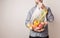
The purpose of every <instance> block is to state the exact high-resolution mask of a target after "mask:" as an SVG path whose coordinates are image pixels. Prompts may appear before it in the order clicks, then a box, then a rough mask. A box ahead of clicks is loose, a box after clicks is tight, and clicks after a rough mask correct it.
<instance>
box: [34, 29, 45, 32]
mask: <svg viewBox="0 0 60 38" xmlns="http://www.w3.org/2000/svg"><path fill="white" fill-rule="evenodd" d="M34 31H36V32H42V31H44V28H43V29H40V30H38V29H34Z"/></svg>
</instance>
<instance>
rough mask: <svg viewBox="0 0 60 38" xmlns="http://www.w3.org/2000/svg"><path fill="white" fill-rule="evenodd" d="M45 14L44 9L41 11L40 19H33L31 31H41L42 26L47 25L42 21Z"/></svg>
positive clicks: (45, 10)
mask: <svg viewBox="0 0 60 38" xmlns="http://www.w3.org/2000/svg"><path fill="white" fill-rule="evenodd" d="M46 14H47V9H46V8H45V9H43V10H42V14H41V17H39V18H37V19H34V21H33V26H32V28H33V29H43V28H44V26H45V25H46V24H47V22H46V21H45V22H44V21H43V19H44V17H45V16H46Z"/></svg>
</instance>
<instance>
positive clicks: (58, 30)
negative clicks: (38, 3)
mask: <svg viewBox="0 0 60 38" xmlns="http://www.w3.org/2000/svg"><path fill="white" fill-rule="evenodd" d="M44 3H45V4H46V5H47V6H49V7H50V8H51V10H52V13H53V15H54V17H55V21H54V22H53V23H49V35H50V38H60V4H59V3H60V2H59V0H44ZM34 5H35V3H34V0H0V38H28V36H29V30H28V29H27V28H26V26H25V24H24V22H25V19H26V16H27V12H28V11H29V10H30V9H31V8H32V7H33V6H34Z"/></svg>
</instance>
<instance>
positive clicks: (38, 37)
mask: <svg viewBox="0 0 60 38" xmlns="http://www.w3.org/2000/svg"><path fill="white" fill-rule="evenodd" d="M34 1H35V3H36V5H35V6H34V7H33V8H32V9H31V10H29V12H28V15H27V18H26V21H25V25H26V26H27V27H28V24H31V23H32V22H33V20H34V19H35V18H37V16H39V14H41V12H40V11H41V10H42V9H44V8H46V9H47V11H48V12H47V14H46V16H45V18H44V20H45V21H48V22H52V21H53V20H54V16H53V14H52V12H51V9H50V8H49V7H46V6H45V5H44V4H43V0H34ZM29 29H30V28H29ZM29 38H49V34H48V24H46V26H45V27H44V30H39V29H32V28H31V29H30V35H29Z"/></svg>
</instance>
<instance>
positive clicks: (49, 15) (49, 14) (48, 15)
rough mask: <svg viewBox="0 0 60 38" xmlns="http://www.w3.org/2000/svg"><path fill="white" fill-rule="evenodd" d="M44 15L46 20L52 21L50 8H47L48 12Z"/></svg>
mask: <svg viewBox="0 0 60 38" xmlns="http://www.w3.org/2000/svg"><path fill="white" fill-rule="evenodd" d="M46 17H47V21H49V22H53V21H54V16H53V14H52V11H51V9H50V8H48V13H47V16H46Z"/></svg>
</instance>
